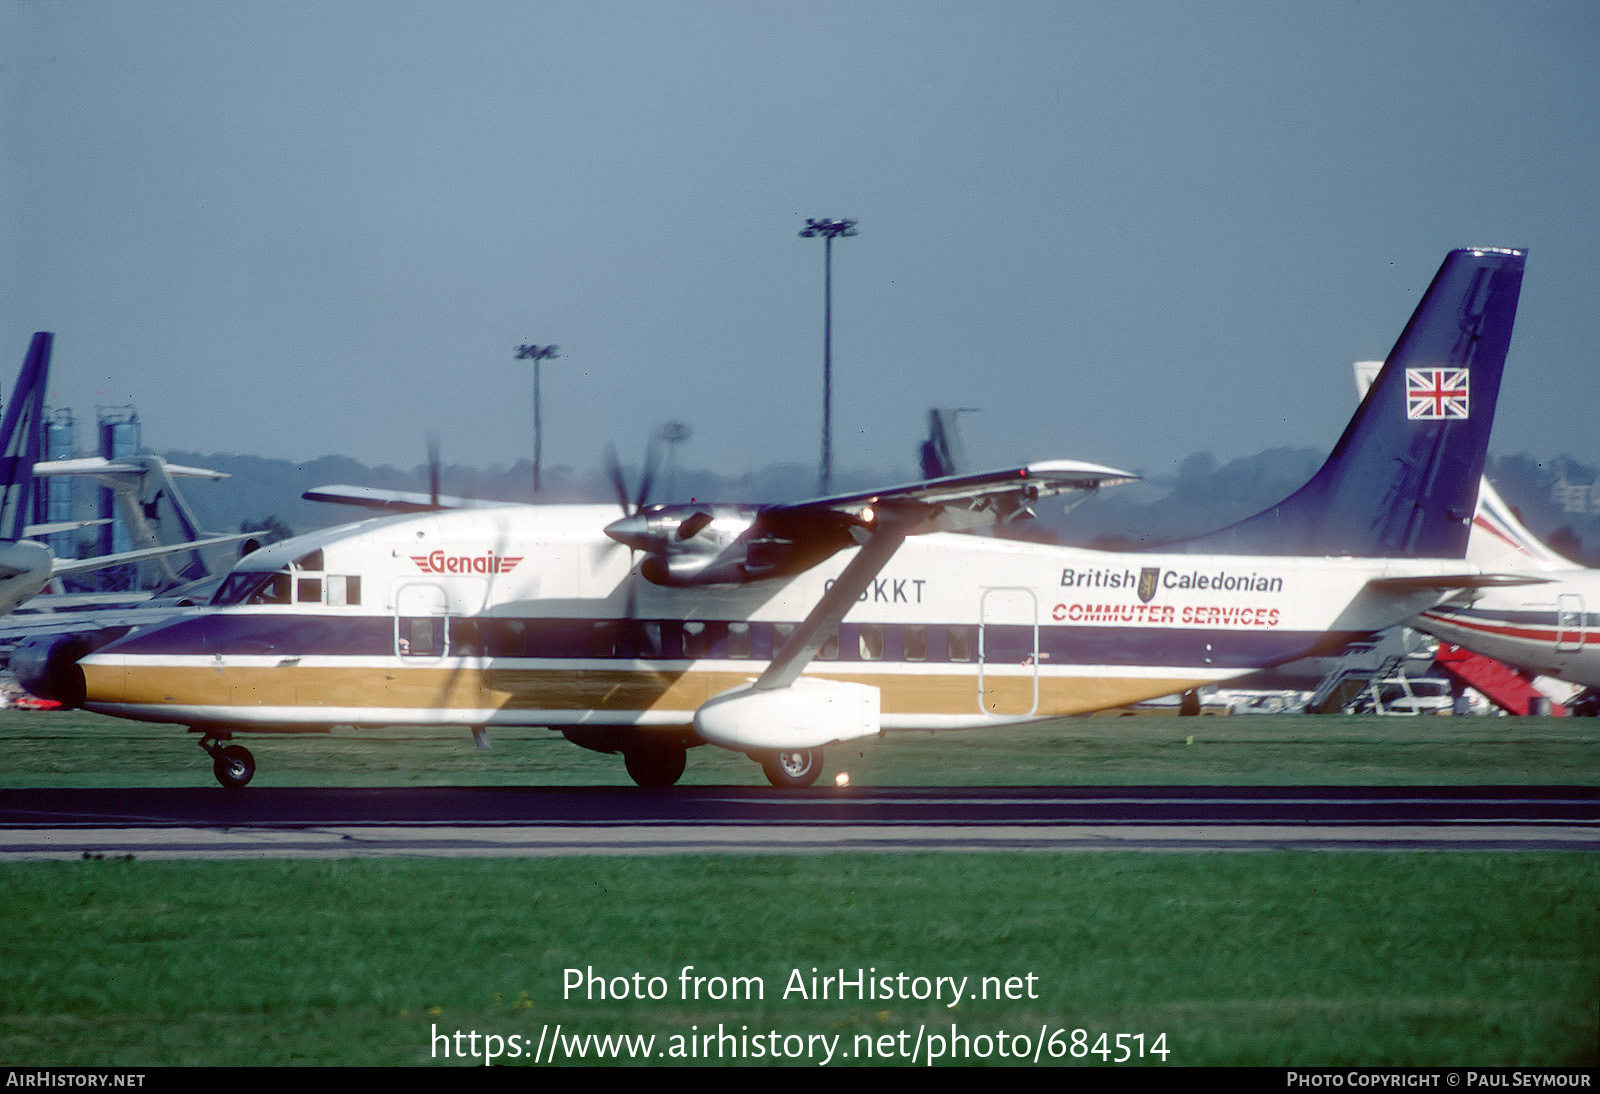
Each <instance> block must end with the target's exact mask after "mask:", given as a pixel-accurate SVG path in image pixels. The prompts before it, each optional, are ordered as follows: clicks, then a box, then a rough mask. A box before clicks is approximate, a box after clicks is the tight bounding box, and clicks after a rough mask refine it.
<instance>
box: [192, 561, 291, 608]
mask: <svg viewBox="0 0 1600 1094" xmlns="http://www.w3.org/2000/svg"><path fill="white" fill-rule="evenodd" d="M289 580H290V579H289V574H288V573H287V572H286V571H282V570H280V571H278V572H276V573H261V572H260V571H259V570H256V571H250V570H246V571H243V572H235V573H231V574H229V575H228V576H227V577H226V578H225V579H224V580H223V582H222V584H221V586H219V587H218V589H217V591H216V593H215V594H213V596H212V597H211V603H212V605H213V606H214V607H219V608H220V607H227V606H228V605H230V604H287V603H289V589H290V584H289Z"/></svg>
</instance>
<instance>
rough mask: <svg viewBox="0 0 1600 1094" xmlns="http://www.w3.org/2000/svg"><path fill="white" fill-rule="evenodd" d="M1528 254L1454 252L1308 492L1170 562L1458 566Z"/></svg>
mask: <svg viewBox="0 0 1600 1094" xmlns="http://www.w3.org/2000/svg"><path fill="white" fill-rule="evenodd" d="M1525 260H1526V255H1525V252H1523V251H1515V250H1502V249H1494V248H1474V249H1468V250H1458V251H1452V252H1450V254H1449V255H1447V256H1446V257H1445V260H1444V264H1443V265H1442V266H1441V267H1440V268H1439V272H1438V274H1436V275H1435V276H1434V279H1433V283H1432V284H1431V285H1429V286H1428V291H1427V293H1426V295H1424V296H1423V298H1422V303H1421V304H1419V305H1418V306H1417V310H1416V311H1415V312H1414V313H1413V314H1412V316H1411V320H1410V322H1408V323H1407V324H1406V328H1405V330H1404V331H1403V332H1402V333H1401V335H1400V340H1399V341H1398V342H1396V343H1395V347H1394V349H1393V350H1391V351H1390V353H1389V356H1388V358H1387V359H1386V360H1385V362H1384V366H1383V370H1382V371H1381V372H1380V373H1379V374H1378V376H1377V379H1376V380H1374V381H1373V384H1372V388H1371V390H1370V391H1368V392H1367V396H1366V398H1365V399H1363V400H1362V402H1361V406H1360V407H1359V408H1358V409H1357V410H1356V414H1355V417H1354V418H1352V419H1351V421H1350V424H1349V425H1348V426H1347V427H1346V428H1345V431H1344V435H1343V436H1341V437H1340V438H1339V443H1338V444H1336V445H1335V446H1334V449H1333V452H1332V454H1331V455H1329V457H1328V459H1327V462H1326V463H1324V464H1323V465H1322V468H1321V469H1320V470H1319V471H1318V472H1317V473H1316V475H1314V476H1313V477H1312V479H1311V481H1310V482H1308V483H1307V484H1306V485H1305V486H1303V487H1301V488H1300V489H1299V490H1298V491H1296V492H1295V493H1294V494H1292V495H1290V496H1289V497H1288V498H1287V499H1285V500H1284V501H1282V502H1279V503H1278V504H1277V505H1275V506H1273V507H1272V508H1270V509H1267V510H1265V511H1264V512H1261V513H1258V514H1256V515H1255V516H1253V517H1249V518H1246V519H1245V520H1242V521H1240V522H1239V523H1237V524H1234V525H1231V526H1229V527H1227V528H1224V529H1222V530H1221V531H1218V532H1212V533H1210V534H1208V535H1204V536H1200V537H1198V538H1196V539H1191V540H1187V541H1185V542H1184V543H1182V544H1175V545H1170V546H1168V547H1167V548H1165V549H1166V550H1173V549H1177V550H1181V551H1187V552H1191V553H1204V554H1278V555H1351V556H1357V557H1365V558H1382V557H1392V558H1462V557H1464V556H1465V554H1466V548H1467V537H1468V534H1469V532H1470V531H1471V528H1472V515H1473V511H1474V508H1475V506H1476V504H1477V496H1478V483H1479V479H1480V477H1481V476H1482V474H1483V465H1484V460H1485V457H1486V455H1487V452H1488V443H1489V430H1490V427H1491V426H1492V425H1493V424H1494V409H1495V403H1496V401H1497V400H1498V398H1499V394H1500V377H1501V372H1502V370H1503V369H1504V367H1505V359H1506V350H1507V348H1508V346H1509V345H1510V342H1511V328H1512V324H1513V321H1514V320H1515V317H1516V310H1517V297H1518V295H1519V293H1520V291H1521V288H1522V271H1523V266H1524V263H1525Z"/></svg>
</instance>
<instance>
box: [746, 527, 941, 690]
mask: <svg viewBox="0 0 1600 1094" xmlns="http://www.w3.org/2000/svg"><path fill="white" fill-rule="evenodd" d="M921 517H922V514H920V513H917V514H905V515H902V514H899V513H895V512H893V511H889V512H885V513H883V515H882V516H881V517H880V518H879V520H878V522H877V527H876V529H874V530H873V531H872V533H871V534H870V538H869V539H868V540H867V541H866V543H864V544H863V545H862V547H861V550H860V552H859V553H857V555H856V557H855V558H853V559H851V560H850V564H849V565H848V566H846V567H845V568H844V572H843V573H841V574H840V575H839V577H838V578H837V579H836V580H835V581H834V583H833V588H831V589H829V590H828V591H827V592H826V593H824V594H823V596H822V599H821V600H819V601H817V606H816V607H814V608H812V609H811V612H810V614H808V615H807V616H806V617H805V619H804V620H803V621H802V622H801V623H800V625H799V626H798V627H796V628H795V632H794V634H792V635H790V636H789V640H788V641H787V642H785V643H784V644H783V649H781V650H779V651H778V653H777V656H775V657H774V658H773V659H772V664H770V665H768V666H767V671H766V672H763V673H762V674H761V675H760V676H759V677H757V678H756V682H755V684H754V685H752V689H751V690H753V691H772V690H775V689H777V688H786V687H788V686H789V685H790V684H792V683H794V681H795V678H796V677H798V676H799V675H800V673H801V672H803V671H805V667H806V666H807V665H809V664H810V663H811V659H812V658H813V657H815V656H816V655H817V651H818V650H820V649H821V648H822V647H823V644H824V643H826V642H827V641H828V639H830V638H832V637H833V636H834V634H835V633H836V632H837V631H838V629H839V621H840V620H841V619H843V618H844V617H845V613H846V612H848V611H849V610H850V609H851V608H852V607H854V606H855V604H856V602H857V601H858V600H860V599H861V594H862V593H863V592H865V591H866V588H867V586H868V585H870V584H872V581H873V579H874V578H876V577H877V576H878V575H879V574H880V573H882V572H883V568H884V567H885V566H887V565H888V564H889V559H891V558H893V557H894V553H895V552H896V551H898V550H899V549H900V545H901V544H902V543H904V542H905V541H906V536H908V535H910V534H911V532H912V531H913V530H914V528H915V526H916V524H917V523H918V521H919V520H920V519H921Z"/></svg>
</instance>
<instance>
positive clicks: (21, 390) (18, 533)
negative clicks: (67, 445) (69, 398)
mask: <svg viewBox="0 0 1600 1094" xmlns="http://www.w3.org/2000/svg"><path fill="white" fill-rule="evenodd" d="M55 337H56V336H55V335H54V334H51V333H50V332H49V331H39V332H38V333H37V334H35V335H34V336H33V341H32V343H30V344H29V346H28V356H27V357H26V358H25V359H24V360H23V363H22V372H21V373H19V374H18V376H17V386H16V387H15V388H13V389H12V391H11V398H10V400H9V401H8V402H7V404H6V412H5V417H4V418H3V419H0V491H3V492H4V494H3V499H0V537H3V538H5V539H24V538H26V535H27V527H28V525H29V524H31V523H33V520H34V512H33V504H32V502H33V497H34V482H33V465H34V464H36V463H38V462H39V459H40V457H41V455H42V454H43V448H44V396H45V387H46V385H48V384H49V382H50V350H51V348H52V347H53V346H54V344H55Z"/></svg>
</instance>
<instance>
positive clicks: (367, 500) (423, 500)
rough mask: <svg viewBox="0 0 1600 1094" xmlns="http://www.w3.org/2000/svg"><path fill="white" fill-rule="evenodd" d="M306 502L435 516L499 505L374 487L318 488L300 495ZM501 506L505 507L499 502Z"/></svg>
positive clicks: (470, 499) (380, 511)
mask: <svg viewBox="0 0 1600 1094" xmlns="http://www.w3.org/2000/svg"><path fill="white" fill-rule="evenodd" d="M300 496H301V497H302V498H304V499H305V500H306V501H325V502H331V503H333V504H335V505H355V506H359V507H360V508H362V509H372V510H374V511H376V512H379V513H391V514H392V513H433V512H437V511H438V510H441V509H477V508H481V507H484V506H486V505H492V504H497V503H494V502H482V501H478V500H476V499H473V498H452V497H446V496H444V495H439V496H438V497H435V496H433V495H431V494H422V493H414V492H412V491H408V490H380V489H378V488H377V487H372V486H319V487H316V488H315V489H313V490H307V491H306V492H305V493H304V494H301V495H300ZM498 504H502V505H503V504H505V503H504V502H500V503H498Z"/></svg>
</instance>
